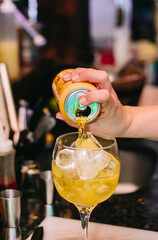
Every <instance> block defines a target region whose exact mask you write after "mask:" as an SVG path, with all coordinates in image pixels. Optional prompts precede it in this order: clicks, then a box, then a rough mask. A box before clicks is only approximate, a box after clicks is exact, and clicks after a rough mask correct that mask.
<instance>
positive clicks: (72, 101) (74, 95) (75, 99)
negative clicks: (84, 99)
mask: <svg viewBox="0 0 158 240" xmlns="http://www.w3.org/2000/svg"><path fill="white" fill-rule="evenodd" d="M88 91H90V90H89V89H87V88H80V89H75V90H73V91H72V92H70V94H69V95H68V96H67V97H66V99H65V106H64V107H65V111H66V114H67V116H68V117H69V118H70V119H71V120H72V121H73V122H76V115H75V110H76V108H77V107H78V104H79V98H80V97H81V96H82V95H84V94H85V93H86V92H88ZM89 107H90V109H91V112H90V114H89V116H88V117H87V121H86V122H91V121H93V120H94V119H95V118H96V116H97V115H98V114H99V112H100V104H98V103H93V104H91V105H89Z"/></svg>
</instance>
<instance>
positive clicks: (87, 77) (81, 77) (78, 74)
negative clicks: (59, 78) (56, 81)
mask: <svg viewBox="0 0 158 240" xmlns="http://www.w3.org/2000/svg"><path fill="white" fill-rule="evenodd" d="M63 80H64V81H70V80H71V81H72V82H80V81H83V82H84V81H86V82H90V83H93V84H94V85H96V86H97V87H98V88H99V89H102V88H106V89H108V90H109V89H110V88H111V83H110V80H109V77H108V74H107V73H106V72H105V71H100V70H96V69H92V68H76V69H74V70H71V71H69V72H67V73H66V74H64V75H63Z"/></svg>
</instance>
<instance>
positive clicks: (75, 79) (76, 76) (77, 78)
mask: <svg viewBox="0 0 158 240" xmlns="http://www.w3.org/2000/svg"><path fill="white" fill-rule="evenodd" d="M78 80H79V75H78V74H77V75H73V76H72V81H73V82H77V81H78Z"/></svg>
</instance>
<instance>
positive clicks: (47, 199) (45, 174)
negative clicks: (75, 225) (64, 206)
mask: <svg viewBox="0 0 158 240" xmlns="http://www.w3.org/2000/svg"><path fill="white" fill-rule="evenodd" d="M39 182H40V193H41V200H42V201H43V204H44V208H45V209H44V211H45V212H44V216H45V217H47V216H53V196H54V182H53V176H52V172H51V171H50V170H47V171H41V172H40V178H39Z"/></svg>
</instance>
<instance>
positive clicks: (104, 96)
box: [79, 89, 110, 106]
mask: <svg viewBox="0 0 158 240" xmlns="http://www.w3.org/2000/svg"><path fill="white" fill-rule="evenodd" d="M109 97H110V94H109V92H108V91H107V90H106V89H100V90H96V91H91V92H88V93H86V94H85V95H83V96H81V97H80V100H79V102H80V104H82V105H83V106H87V105H90V104H92V103H104V102H106V101H108V100H109Z"/></svg>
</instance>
